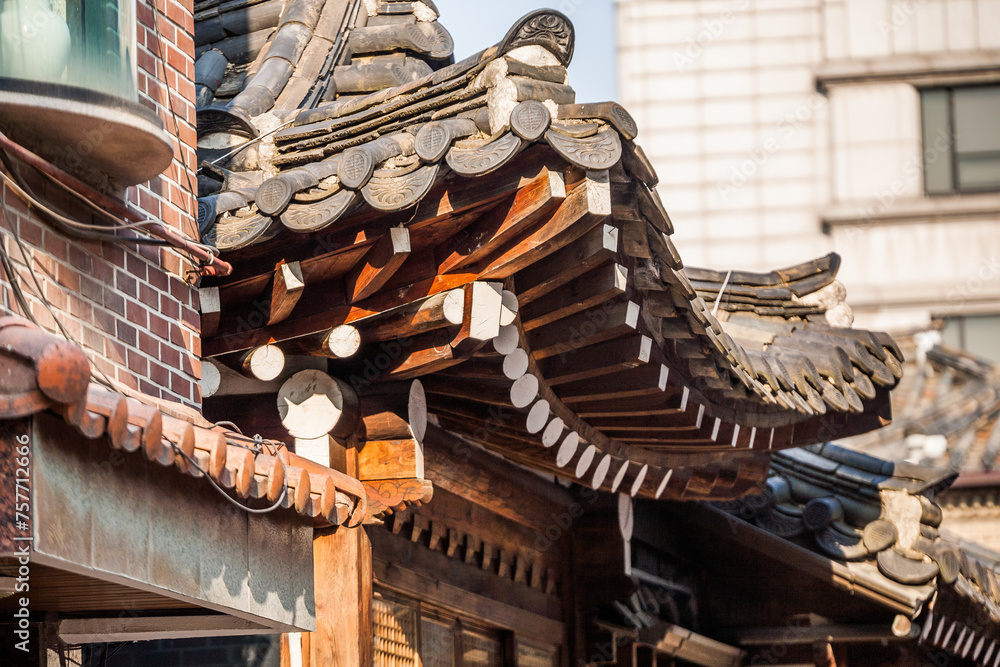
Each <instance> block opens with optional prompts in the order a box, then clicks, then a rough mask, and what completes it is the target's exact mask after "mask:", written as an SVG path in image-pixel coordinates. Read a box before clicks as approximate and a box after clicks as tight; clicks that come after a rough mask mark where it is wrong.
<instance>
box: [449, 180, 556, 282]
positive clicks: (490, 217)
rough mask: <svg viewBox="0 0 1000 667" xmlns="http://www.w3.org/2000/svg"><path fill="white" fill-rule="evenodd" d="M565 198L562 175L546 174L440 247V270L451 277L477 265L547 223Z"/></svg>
mask: <svg viewBox="0 0 1000 667" xmlns="http://www.w3.org/2000/svg"><path fill="white" fill-rule="evenodd" d="M565 197H566V182H565V179H564V177H563V175H562V173H560V172H553V171H549V170H547V169H546V170H544V171H543V173H542V174H541V175H540V176H538V177H537V178H535V179H534V180H533V181H532V182H531V183H529V184H528V185H527V186H525V187H523V188H521V189H519V190H518V191H517V192H516V193H514V194H513V195H510V196H508V197H505V198H504V200H503V201H501V202H500V203H499V204H497V205H496V206H495V207H494V208H493V209H491V210H489V211H487V212H486V213H484V214H483V215H482V216H481V217H480V218H479V219H478V220H477V221H476V222H474V223H473V224H471V225H469V226H468V227H466V228H465V229H463V230H462V231H461V232H459V233H458V234H456V235H455V236H454V237H453V238H451V239H449V240H448V241H446V242H445V243H444V244H443V245H442V246H441V247H439V248H438V249H437V251H436V255H437V258H438V260H437V261H438V270H439V271H440V272H441V273H449V272H451V271H455V270H458V269H461V268H463V267H467V266H471V265H474V264H476V263H477V262H479V261H480V260H482V259H484V258H486V257H488V256H489V255H491V254H493V253H494V252H496V251H497V250H498V249H499V248H501V247H502V246H503V245H504V244H505V243H507V242H508V241H510V240H511V239H513V238H514V237H515V236H517V235H518V234H520V233H523V232H524V231H525V230H529V229H531V228H533V227H534V226H535V225H536V224H538V223H539V222H541V221H542V220H544V219H545V218H546V217H547V216H548V215H549V214H550V213H551V212H552V210H553V209H554V208H555V206H557V205H558V204H559V202H561V201H562V200H563V199H565Z"/></svg>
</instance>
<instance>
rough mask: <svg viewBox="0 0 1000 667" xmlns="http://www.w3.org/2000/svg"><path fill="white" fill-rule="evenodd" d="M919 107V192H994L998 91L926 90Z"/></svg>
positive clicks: (999, 179)
mask: <svg viewBox="0 0 1000 667" xmlns="http://www.w3.org/2000/svg"><path fill="white" fill-rule="evenodd" d="M920 106H921V118H922V125H923V147H924V190H925V192H926V193H927V194H929V195H949V194H959V193H973V192H995V191H998V190H1000V86H966V87H955V88H927V89H924V90H922V91H920Z"/></svg>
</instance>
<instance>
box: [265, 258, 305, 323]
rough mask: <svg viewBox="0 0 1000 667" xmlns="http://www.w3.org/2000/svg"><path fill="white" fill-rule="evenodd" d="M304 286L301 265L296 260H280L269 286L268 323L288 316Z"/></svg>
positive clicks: (279, 320)
mask: <svg viewBox="0 0 1000 667" xmlns="http://www.w3.org/2000/svg"><path fill="white" fill-rule="evenodd" d="M305 286H306V284H305V282H304V281H303V280H302V266H301V265H300V264H299V263H298V262H288V263H286V262H282V263H281V265H280V266H278V268H277V269H276V270H275V272H274V282H273V284H272V286H271V302H270V304H269V306H268V311H269V313H268V318H267V323H268V324H269V325H270V324H277V323H278V322H281V321H283V320H285V319H287V318H288V316H289V315H290V314H291V313H292V309H294V308H295V304H297V303H298V302H299V299H300V298H301V297H302V291H303V289H304V288H305Z"/></svg>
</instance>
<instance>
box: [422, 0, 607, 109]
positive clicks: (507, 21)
mask: <svg viewBox="0 0 1000 667" xmlns="http://www.w3.org/2000/svg"><path fill="white" fill-rule="evenodd" d="M434 4H435V5H436V6H437V8H438V10H439V11H440V12H441V17H440V21H441V24H442V25H444V27H446V28H447V29H448V32H450V33H451V35H452V37H454V38H455V60H461V59H462V58H465V57H466V56H470V55H472V54H473V53H477V52H479V51H482V50H483V49H485V48H487V47H489V46H493V45H494V44H496V43H497V42H499V41H500V40H501V39H503V36H504V35H505V34H507V31H508V30H509V29H510V27H511V26H512V25H514V23H515V22H516V21H517V20H518V19H519V18H521V17H522V16H524V15H525V14H527V13H528V12H531V11H534V10H535V9H541V8H545V7H551V8H554V9H558V10H560V11H562V12H563V13H564V14H566V15H567V16H569V18H570V20H571V21H573V25H574V26H575V27H576V50H575V52H574V55H573V62H572V63H571V64H570V67H569V84H570V85H571V86H572V87H573V89H574V90H576V101H577V102H581V103H582V102H604V101H607V100H617V98H618V86H617V83H616V74H615V57H616V49H615V17H614V0H434Z"/></svg>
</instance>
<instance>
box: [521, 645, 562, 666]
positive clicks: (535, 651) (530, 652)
mask: <svg viewBox="0 0 1000 667" xmlns="http://www.w3.org/2000/svg"><path fill="white" fill-rule="evenodd" d="M555 664H556V652H555V649H552V648H539V647H537V646H529V645H528V644H518V646H517V667H554V665H555Z"/></svg>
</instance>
